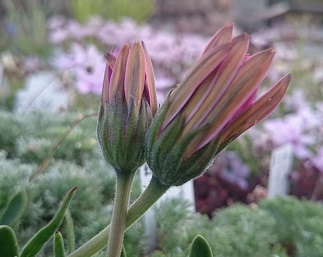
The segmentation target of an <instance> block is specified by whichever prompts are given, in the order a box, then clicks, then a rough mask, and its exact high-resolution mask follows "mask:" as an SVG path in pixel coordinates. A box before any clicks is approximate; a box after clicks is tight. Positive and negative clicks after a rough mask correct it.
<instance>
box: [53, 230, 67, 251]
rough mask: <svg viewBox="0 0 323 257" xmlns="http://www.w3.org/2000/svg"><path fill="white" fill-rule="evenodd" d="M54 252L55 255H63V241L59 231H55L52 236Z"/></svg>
mask: <svg viewBox="0 0 323 257" xmlns="http://www.w3.org/2000/svg"><path fill="white" fill-rule="evenodd" d="M54 254H55V257H65V256H66V255H65V249H64V241H63V237H62V234H61V232H59V231H56V233H55V237H54Z"/></svg>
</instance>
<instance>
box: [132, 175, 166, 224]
mask: <svg viewBox="0 0 323 257" xmlns="http://www.w3.org/2000/svg"><path fill="white" fill-rule="evenodd" d="M169 188H170V186H166V185H163V184H161V183H160V181H159V180H158V179H157V178H156V177H155V176H153V177H152V179H151V180H150V182H149V185H148V187H147V188H146V190H145V191H144V192H143V193H142V194H141V196H140V197H139V198H138V199H137V200H136V201H135V202H134V203H133V204H132V205H131V206H130V208H129V210H128V214H127V221H126V227H127V229H128V228H129V227H130V226H131V225H132V224H133V223H135V222H136V221H137V220H138V219H139V218H140V217H141V216H142V215H143V214H144V213H145V212H146V211H147V210H148V209H149V208H150V207H151V206H153V205H154V203H156V202H157V200H158V199H159V198H160V197H161V196H162V195H163V194H165V193H166V191H167V190H168V189H169Z"/></svg>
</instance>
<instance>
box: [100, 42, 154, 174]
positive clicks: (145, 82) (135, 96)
mask: <svg viewBox="0 0 323 257" xmlns="http://www.w3.org/2000/svg"><path fill="white" fill-rule="evenodd" d="M107 61H108V63H107V66H106V70H105V76H104V81H103V88H102V96H101V105H100V112H99V117H98V126H97V134H98V140H99V142H100V145H101V148H102V152H103V155H104V157H105V159H106V160H107V162H108V163H110V164H111V166H112V167H114V168H115V170H116V171H117V172H134V171H135V170H136V169H137V168H139V167H140V166H141V165H142V164H143V163H144V141H145V135H146V130H147V129H148V126H150V123H151V120H152V118H153V116H154V115H155V113H156V109H157V102H156V92H155V81H154V72H153V67H152V63H151V60H150V58H149V56H148V53H147V50H146V48H145V46H144V44H143V43H142V42H135V43H134V44H133V45H132V46H130V45H129V44H125V45H124V46H123V47H122V48H121V50H120V52H119V53H118V56H117V58H115V57H114V56H113V55H112V54H107Z"/></svg>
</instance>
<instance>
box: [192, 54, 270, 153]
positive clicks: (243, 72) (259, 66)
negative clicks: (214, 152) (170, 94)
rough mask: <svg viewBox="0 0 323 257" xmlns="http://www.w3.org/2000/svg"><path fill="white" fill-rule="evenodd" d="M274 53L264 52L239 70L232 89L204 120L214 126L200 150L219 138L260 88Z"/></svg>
mask: <svg viewBox="0 0 323 257" xmlns="http://www.w3.org/2000/svg"><path fill="white" fill-rule="evenodd" d="M273 56H274V52H273V51H272V50H267V51H263V52H261V53H259V54H257V55H255V56H253V57H251V58H249V59H248V60H247V61H246V62H245V63H244V64H243V65H242V66H241V68H240V69H239V71H238V73H237V74H236V76H235V78H234V80H233V81H232V83H231V85H230V87H229V88H228V90H227V91H226V92H225V94H224V95H223V96H222V97H221V99H220V101H219V102H218V104H217V106H216V107H215V108H214V112H212V113H210V115H209V116H208V117H207V118H206V119H205V120H204V124H212V125H211V127H210V129H209V131H208V132H207V133H205V138H204V140H203V141H202V142H200V143H199V144H198V146H197V149H200V148H201V147H203V146H204V145H206V144H207V143H208V142H210V141H211V140H212V139H213V138H215V137H216V136H217V134H218V133H219V132H220V130H221V129H222V128H223V127H224V126H225V125H226V124H227V123H228V122H229V121H230V120H231V119H232V118H233V117H234V115H235V113H236V112H237V111H238V110H239V109H240V107H241V106H242V105H243V104H244V103H245V101H246V100H247V99H248V98H249V97H250V96H251V95H252V94H253V92H254V91H255V90H256V89H257V88H258V86H259V83H260V82H261V81H262V80H263V78H264V76H265V75H266V73H267V70H268V68H269V66H270V64H271V61H272V58H273Z"/></svg>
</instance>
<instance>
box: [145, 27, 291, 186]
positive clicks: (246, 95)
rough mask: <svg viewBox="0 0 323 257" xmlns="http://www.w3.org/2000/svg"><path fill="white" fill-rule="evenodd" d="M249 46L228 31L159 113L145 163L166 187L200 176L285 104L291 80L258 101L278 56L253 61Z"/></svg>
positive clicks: (269, 53) (264, 55) (259, 56)
mask: <svg viewBox="0 0 323 257" xmlns="http://www.w3.org/2000/svg"><path fill="white" fill-rule="evenodd" d="M248 47H249V38H248V35H247V34H243V35H241V36H238V37H236V38H232V26H227V27H224V28H223V29H222V30H220V31H219V32H218V33H217V34H216V35H215V36H214V37H213V38H212V39H211V41H210V42H209V44H208V45H207V47H206V48H205V50H204V52H203V54H202V55H201V56H200V57H199V59H198V60H197V62H196V63H195V65H194V66H193V67H192V68H191V69H190V71H189V73H188V74H187V75H186V77H185V78H184V80H183V81H182V83H180V84H179V86H178V87H176V88H175V89H174V90H173V91H172V92H171V93H170V94H169V96H168V98H167V99H166V101H165V103H164V104H163V106H162V107H161V109H160V110H159V112H158V113H157V115H156V117H155V119H154V121H153V123H152V125H151V127H150V129H149V131H148V134H147V144H146V155H147V156H146V158H147V163H148V165H149V167H150V169H151V170H152V172H153V173H154V176H155V177H157V178H158V179H159V180H160V182H161V183H162V184H164V185H168V186H178V185H181V184H184V183H185V182H187V181H188V180H190V179H192V178H194V177H196V176H199V175H200V174H201V173H202V172H203V171H204V170H205V169H206V168H207V166H208V165H209V164H210V162H211V161H212V160H213V158H214V157H215V155H216V154H217V153H219V152H220V151H221V150H222V149H223V148H224V147H226V145H227V144H229V143H230V142H231V141H232V140H233V139H235V138H236V137H238V136H239V135H240V134H241V133H243V132H244V131H245V130H247V129H249V128H250V127H251V126H254V125H255V124H257V123H258V122H259V121H261V120H263V119H264V118H265V117H267V116H268V115H269V114H270V113H271V112H272V111H273V110H274V109H275V108H276V107H277V105H278V104H279V102H280V101H281V99H282V97H283V96H284V94H285V92H286V89H287V87H288V84H289V82H290V75H287V76H285V77H284V78H282V79H281V80H280V81H279V82H277V83H276V84H275V85H274V86H273V87H272V88H271V89H270V90H269V91H267V92H266V93H265V94H264V95H263V96H261V97H260V98H259V99H256V94H257V91H258V88H259V85H260V83H261V82H262V81H263V79H264V77H265V74H266V73H267V70H268V69H269V66H270V64H271V62H272V58H273V56H274V52H273V51H272V50H270V49H269V50H265V51H262V52H259V53H256V54H254V55H251V56H249V55H248V54H247V50H248Z"/></svg>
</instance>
